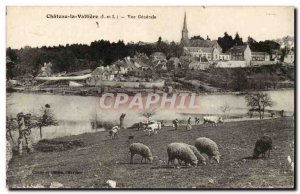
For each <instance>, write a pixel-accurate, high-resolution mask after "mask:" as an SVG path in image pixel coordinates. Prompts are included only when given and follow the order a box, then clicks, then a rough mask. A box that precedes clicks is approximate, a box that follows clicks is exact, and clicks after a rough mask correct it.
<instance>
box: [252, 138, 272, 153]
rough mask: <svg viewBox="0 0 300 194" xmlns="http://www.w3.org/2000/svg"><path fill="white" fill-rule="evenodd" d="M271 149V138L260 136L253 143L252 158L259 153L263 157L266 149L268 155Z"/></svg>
mask: <svg viewBox="0 0 300 194" xmlns="http://www.w3.org/2000/svg"><path fill="white" fill-rule="evenodd" d="M271 149H272V139H271V138H270V137H269V136H267V135H265V136H262V137H261V138H260V139H259V140H257V141H256V143H255V148H254V151H253V158H258V157H259V155H261V154H262V157H264V158H265V154H266V152H267V151H269V154H268V157H270V151H271Z"/></svg>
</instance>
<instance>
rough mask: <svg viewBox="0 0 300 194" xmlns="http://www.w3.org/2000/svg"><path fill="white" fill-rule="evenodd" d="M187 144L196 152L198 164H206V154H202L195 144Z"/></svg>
mask: <svg viewBox="0 0 300 194" xmlns="http://www.w3.org/2000/svg"><path fill="white" fill-rule="evenodd" d="M187 145H188V146H189V147H190V148H191V150H192V151H193V152H194V154H195V156H196V157H197V159H198V164H199V163H201V164H204V165H206V159H205V157H204V156H202V154H200V152H199V151H198V149H197V148H196V147H195V146H193V145H189V144H187Z"/></svg>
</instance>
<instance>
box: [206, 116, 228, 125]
mask: <svg viewBox="0 0 300 194" xmlns="http://www.w3.org/2000/svg"><path fill="white" fill-rule="evenodd" d="M223 122H224V120H223V118H222V117H218V116H204V117H203V125H204V124H205V123H212V125H213V126H218V123H223Z"/></svg>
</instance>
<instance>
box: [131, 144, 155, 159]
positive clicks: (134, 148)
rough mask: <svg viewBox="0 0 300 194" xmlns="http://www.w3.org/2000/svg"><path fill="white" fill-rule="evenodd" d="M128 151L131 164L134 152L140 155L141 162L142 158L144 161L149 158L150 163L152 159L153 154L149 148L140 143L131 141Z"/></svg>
mask: <svg viewBox="0 0 300 194" xmlns="http://www.w3.org/2000/svg"><path fill="white" fill-rule="evenodd" d="M129 152H130V153H131V160H130V162H131V164H132V163H133V156H134V155H135V154H137V155H140V156H142V160H141V163H142V162H143V160H144V159H145V162H147V160H149V162H150V163H152V161H153V156H152V153H151V150H150V148H149V147H148V146H146V145H144V144H142V143H132V144H131V145H130V146H129Z"/></svg>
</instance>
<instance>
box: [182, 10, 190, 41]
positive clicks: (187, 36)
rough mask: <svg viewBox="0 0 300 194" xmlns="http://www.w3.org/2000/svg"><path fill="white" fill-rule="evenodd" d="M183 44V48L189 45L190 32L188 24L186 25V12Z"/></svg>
mask: <svg viewBox="0 0 300 194" xmlns="http://www.w3.org/2000/svg"><path fill="white" fill-rule="evenodd" d="M181 44H182V45H183V46H188V45H189V31H188V29H187V23H186V12H184V20H183V28H182V33H181Z"/></svg>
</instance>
